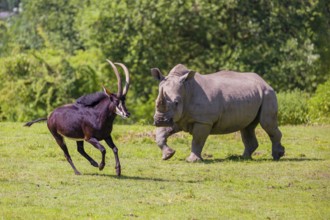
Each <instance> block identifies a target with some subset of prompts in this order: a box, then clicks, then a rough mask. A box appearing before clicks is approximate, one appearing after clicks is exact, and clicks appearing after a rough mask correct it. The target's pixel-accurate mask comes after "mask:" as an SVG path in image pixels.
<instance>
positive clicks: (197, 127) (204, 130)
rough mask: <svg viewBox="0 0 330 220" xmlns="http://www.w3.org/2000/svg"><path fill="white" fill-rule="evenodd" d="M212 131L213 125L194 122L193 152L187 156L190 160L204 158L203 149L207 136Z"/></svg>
mask: <svg viewBox="0 0 330 220" xmlns="http://www.w3.org/2000/svg"><path fill="white" fill-rule="evenodd" d="M210 131H211V126H210V125H206V124H197V123H196V124H194V127H193V130H192V136H193V140H192V143H191V153H190V156H189V157H187V159H186V160H187V161H188V162H196V161H200V160H203V158H202V150H203V147H204V144H205V141H206V139H207V137H208V136H209V134H210Z"/></svg>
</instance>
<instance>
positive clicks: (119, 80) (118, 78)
mask: <svg viewBox="0 0 330 220" xmlns="http://www.w3.org/2000/svg"><path fill="white" fill-rule="evenodd" d="M107 61H108V63H109V64H110V65H111V67H112V69H113V71H114V72H115V74H116V77H117V81H118V91H117V97H118V98H121V97H122V94H123V90H122V88H121V79H120V75H119V73H118V70H117V67H116V66H115V64H113V62H111V61H110V60H108V59H107Z"/></svg>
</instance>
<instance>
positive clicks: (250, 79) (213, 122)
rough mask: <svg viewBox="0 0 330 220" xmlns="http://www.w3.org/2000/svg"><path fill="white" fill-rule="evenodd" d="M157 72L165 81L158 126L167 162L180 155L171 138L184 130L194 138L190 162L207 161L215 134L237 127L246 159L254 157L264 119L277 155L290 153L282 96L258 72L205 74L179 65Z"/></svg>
mask: <svg viewBox="0 0 330 220" xmlns="http://www.w3.org/2000/svg"><path fill="white" fill-rule="evenodd" d="M151 74H152V75H153V76H154V77H155V78H156V79H157V80H159V81H160V83H159V94H158V97H157V100H156V112H155V115H154V124H155V125H156V126H157V129H156V142H157V144H158V146H159V147H160V149H161V150H162V154H163V157H162V158H163V159H164V160H167V159H169V158H171V157H172V156H173V155H174V153H175V151H174V150H173V149H171V148H170V147H169V146H168V145H167V138H168V137H169V136H170V135H172V134H174V133H176V132H179V131H186V132H189V133H190V134H191V135H192V136H193V140H192V144H191V154H190V156H189V157H188V158H187V161H189V162H194V161H198V160H202V154H201V153H202V149H203V146H204V144H205V141H206V139H207V137H208V136H209V135H210V134H227V133H231V132H236V131H240V133H241V137H242V140H243V143H244V146H245V150H244V153H243V157H244V158H251V155H252V153H253V152H254V151H255V150H256V148H257V147H258V141H257V138H256V135H255V128H256V126H257V125H258V124H259V123H260V125H261V127H262V128H263V129H264V130H265V131H266V132H267V134H268V135H269V137H270V140H271V142H272V156H273V159H274V160H279V159H280V158H281V157H282V156H283V155H284V152H285V150H284V147H283V146H282V145H281V138H282V134H281V132H280V130H279V128H278V125H277V99H276V94H275V92H274V90H273V89H272V88H271V87H270V86H269V85H268V84H267V83H266V82H265V81H264V80H263V79H262V78H261V77H260V76H258V75H257V74H256V73H238V72H233V71H220V72H216V73H213V74H207V75H201V74H199V73H197V72H195V71H192V70H188V69H187V68H186V67H185V66H184V65H182V64H178V65H176V66H175V67H174V68H173V69H172V70H171V71H170V73H169V74H168V75H167V76H166V77H164V76H163V75H162V73H161V72H160V70H159V69H158V68H153V69H151Z"/></svg>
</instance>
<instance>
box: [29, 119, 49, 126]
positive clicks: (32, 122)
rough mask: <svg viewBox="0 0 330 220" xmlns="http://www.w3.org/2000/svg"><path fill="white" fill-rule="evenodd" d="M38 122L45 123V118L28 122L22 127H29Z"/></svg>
mask: <svg viewBox="0 0 330 220" xmlns="http://www.w3.org/2000/svg"><path fill="white" fill-rule="evenodd" d="M39 121H47V118H38V119H36V120H33V121H29V122H27V123H26V124H25V125H24V126H26V127H30V126H31V125H33V124H34V123H36V122H39Z"/></svg>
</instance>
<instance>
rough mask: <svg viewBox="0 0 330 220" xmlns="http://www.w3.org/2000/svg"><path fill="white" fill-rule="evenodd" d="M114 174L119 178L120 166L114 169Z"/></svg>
mask: <svg viewBox="0 0 330 220" xmlns="http://www.w3.org/2000/svg"><path fill="white" fill-rule="evenodd" d="M116 174H117V176H120V175H121V169H120V166H118V167H116Z"/></svg>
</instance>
